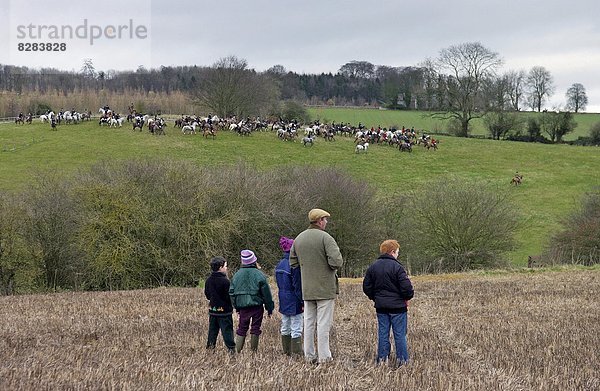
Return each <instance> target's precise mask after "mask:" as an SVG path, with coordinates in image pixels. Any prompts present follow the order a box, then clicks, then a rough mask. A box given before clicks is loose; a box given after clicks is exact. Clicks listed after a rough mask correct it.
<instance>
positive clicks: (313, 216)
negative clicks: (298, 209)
mask: <svg viewBox="0 0 600 391" xmlns="http://www.w3.org/2000/svg"><path fill="white" fill-rule="evenodd" d="M329 216H331V215H330V214H329V212H326V211H324V210H323V209H311V210H310V212H308V221H310V222H311V223H314V222H317V221H319V219H320V218H322V217H329Z"/></svg>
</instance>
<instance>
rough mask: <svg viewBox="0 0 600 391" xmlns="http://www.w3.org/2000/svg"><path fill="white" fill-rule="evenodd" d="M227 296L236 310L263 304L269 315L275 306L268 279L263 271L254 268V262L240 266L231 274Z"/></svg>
mask: <svg viewBox="0 0 600 391" xmlns="http://www.w3.org/2000/svg"><path fill="white" fill-rule="evenodd" d="M229 296H231V303H232V304H233V308H235V309H236V310H239V309H240V308H248V307H255V306H263V305H264V307H265V309H266V310H267V312H268V313H269V315H270V314H271V313H273V309H274V308H275V303H274V302H273V296H272V295H271V288H269V281H267V277H266V276H265V275H264V273H263V272H262V271H260V270H258V269H257V268H256V263H253V264H252V265H247V266H246V265H244V266H242V267H241V268H240V269H239V270H238V271H237V272H236V273H235V274H234V275H233V278H232V279H231V286H230V287H229Z"/></svg>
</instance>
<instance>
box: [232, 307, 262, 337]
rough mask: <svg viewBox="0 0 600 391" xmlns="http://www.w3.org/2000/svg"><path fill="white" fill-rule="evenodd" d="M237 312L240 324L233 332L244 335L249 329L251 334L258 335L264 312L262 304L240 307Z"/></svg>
mask: <svg viewBox="0 0 600 391" xmlns="http://www.w3.org/2000/svg"><path fill="white" fill-rule="evenodd" d="M238 312H239V313H240V324H239V325H238V329H237V331H236V332H235V333H236V334H237V335H239V336H242V337H245V336H246V334H248V329H250V334H251V335H260V333H261V331H260V326H261V325H262V320H263V314H264V309H263V306H262V305H261V306H254V307H247V308H240V309H239V310H238Z"/></svg>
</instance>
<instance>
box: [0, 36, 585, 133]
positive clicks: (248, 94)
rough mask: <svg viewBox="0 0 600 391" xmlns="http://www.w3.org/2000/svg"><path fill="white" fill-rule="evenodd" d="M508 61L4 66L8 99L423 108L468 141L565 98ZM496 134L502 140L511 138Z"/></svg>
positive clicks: (480, 56)
mask: <svg viewBox="0 0 600 391" xmlns="http://www.w3.org/2000/svg"><path fill="white" fill-rule="evenodd" d="M502 63H503V61H502V58H501V57H500V55H499V54H498V53H496V52H493V51H492V50H490V49H488V48H486V47H484V46H483V45H482V44H481V43H479V42H467V43H462V44H458V45H453V46H450V47H448V48H446V49H443V50H441V51H440V53H439V54H438V56H437V57H436V58H433V59H426V60H424V61H423V62H422V63H421V64H418V65H415V66H404V67H392V66H387V65H374V64H372V63H370V62H367V61H358V60H355V61H350V62H348V63H346V64H343V65H342V66H341V67H340V69H339V70H338V72H337V73H335V74H333V73H321V74H299V73H296V72H293V71H289V70H287V69H285V67H283V66H282V65H274V66H273V67H271V68H269V69H268V70H266V71H264V72H257V71H256V70H255V69H253V68H251V67H249V65H248V63H247V61H246V60H245V59H241V58H238V57H236V56H229V57H224V58H221V59H219V60H218V61H217V62H215V63H214V64H213V65H211V66H197V65H194V66H161V67H160V68H156V69H146V68H144V67H142V66H140V67H139V68H138V69H137V70H136V71H97V70H96V69H95V67H94V65H93V63H92V60H90V59H85V60H84V63H83V66H82V68H81V70H80V71H79V72H74V71H60V70H56V69H39V70H37V69H29V68H27V67H16V66H11V65H0V91H13V92H16V93H21V92H23V91H28V92H30V91H36V92H39V93H40V94H62V95H68V94H70V93H74V92H76V91H90V90H91V91H110V92H113V93H116V94H122V93H125V92H126V91H143V92H146V93H150V92H153V93H164V94H172V93H174V92H181V93H184V94H186V95H187V96H189V97H190V99H191V101H193V102H195V103H197V104H198V105H200V106H201V107H204V108H206V109H208V110H210V111H212V112H213V113H216V114H217V115H219V116H223V117H224V116H229V115H238V116H246V115H268V114H271V115H272V114H276V113H280V112H281V102H286V101H295V102H299V103H301V104H306V105H331V106H333V105H336V106H346V105H348V106H372V107H385V108H389V109H413V110H423V111H427V112H430V115H432V116H433V117H436V118H439V119H445V120H451V123H452V124H453V125H452V128H453V130H452V132H453V133H455V134H456V135H458V136H468V135H469V132H470V123H471V121H472V120H473V119H475V118H483V117H486V116H487V115H488V114H489V113H493V114H495V116H494V115H492V116H491V117H492V119H494V118H499V117H502V118H500V119H501V120H502V124H501V125H502V126H497V125H498V124H492V125H493V127H495V128H501V129H504V128H505V127H506V126H507V124H508V125H510V124H511V122H512V121H511V119H510V118H507V117H506V115H504V114H507V113H508V114H509V113H511V112H516V111H520V110H523V109H524V108H529V109H531V110H535V111H538V112H541V111H542V109H543V108H544V107H545V104H546V103H547V102H548V100H549V98H550V97H552V96H553V94H554V92H555V90H556V88H555V86H554V82H553V78H552V75H551V73H550V72H549V71H548V70H547V69H546V68H544V67H543V66H534V67H533V68H531V70H529V71H528V72H526V71H525V70H509V71H507V72H505V73H500V67H501V65H502ZM565 97H566V102H567V103H566V105H565V107H564V108H556V110H553V111H572V112H575V113H577V112H579V111H583V110H585V108H586V106H587V104H588V98H587V95H586V91H585V87H584V86H583V85H582V84H580V83H574V84H573V85H572V86H571V87H570V88H569V89H568V91H567V92H566V95H565ZM499 113H500V114H502V115H499ZM4 114H5V115H6V114H9V115H15V114H14V113H4ZM490 131H491V133H492V135H493V136H494V137H495V138H496V136H498V138H499V137H500V136H501V135H502V132H500V134H497V133H498V132H497V131H492V130H490ZM494 132H495V133H496V134H494Z"/></svg>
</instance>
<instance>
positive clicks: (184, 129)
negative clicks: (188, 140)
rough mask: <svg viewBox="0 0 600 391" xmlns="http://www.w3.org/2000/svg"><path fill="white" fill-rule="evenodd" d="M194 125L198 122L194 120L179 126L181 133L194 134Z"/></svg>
mask: <svg viewBox="0 0 600 391" xmlns="http://www.w3.org/2000/svg"><path fill="white" fill-rule="evenodd" d="M196 126H198V122H196V121H194V122H192V124H191V125H185V126H183V127H182V128H181V133H183V134H188V133H189V134H196Z"/></svg>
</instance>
